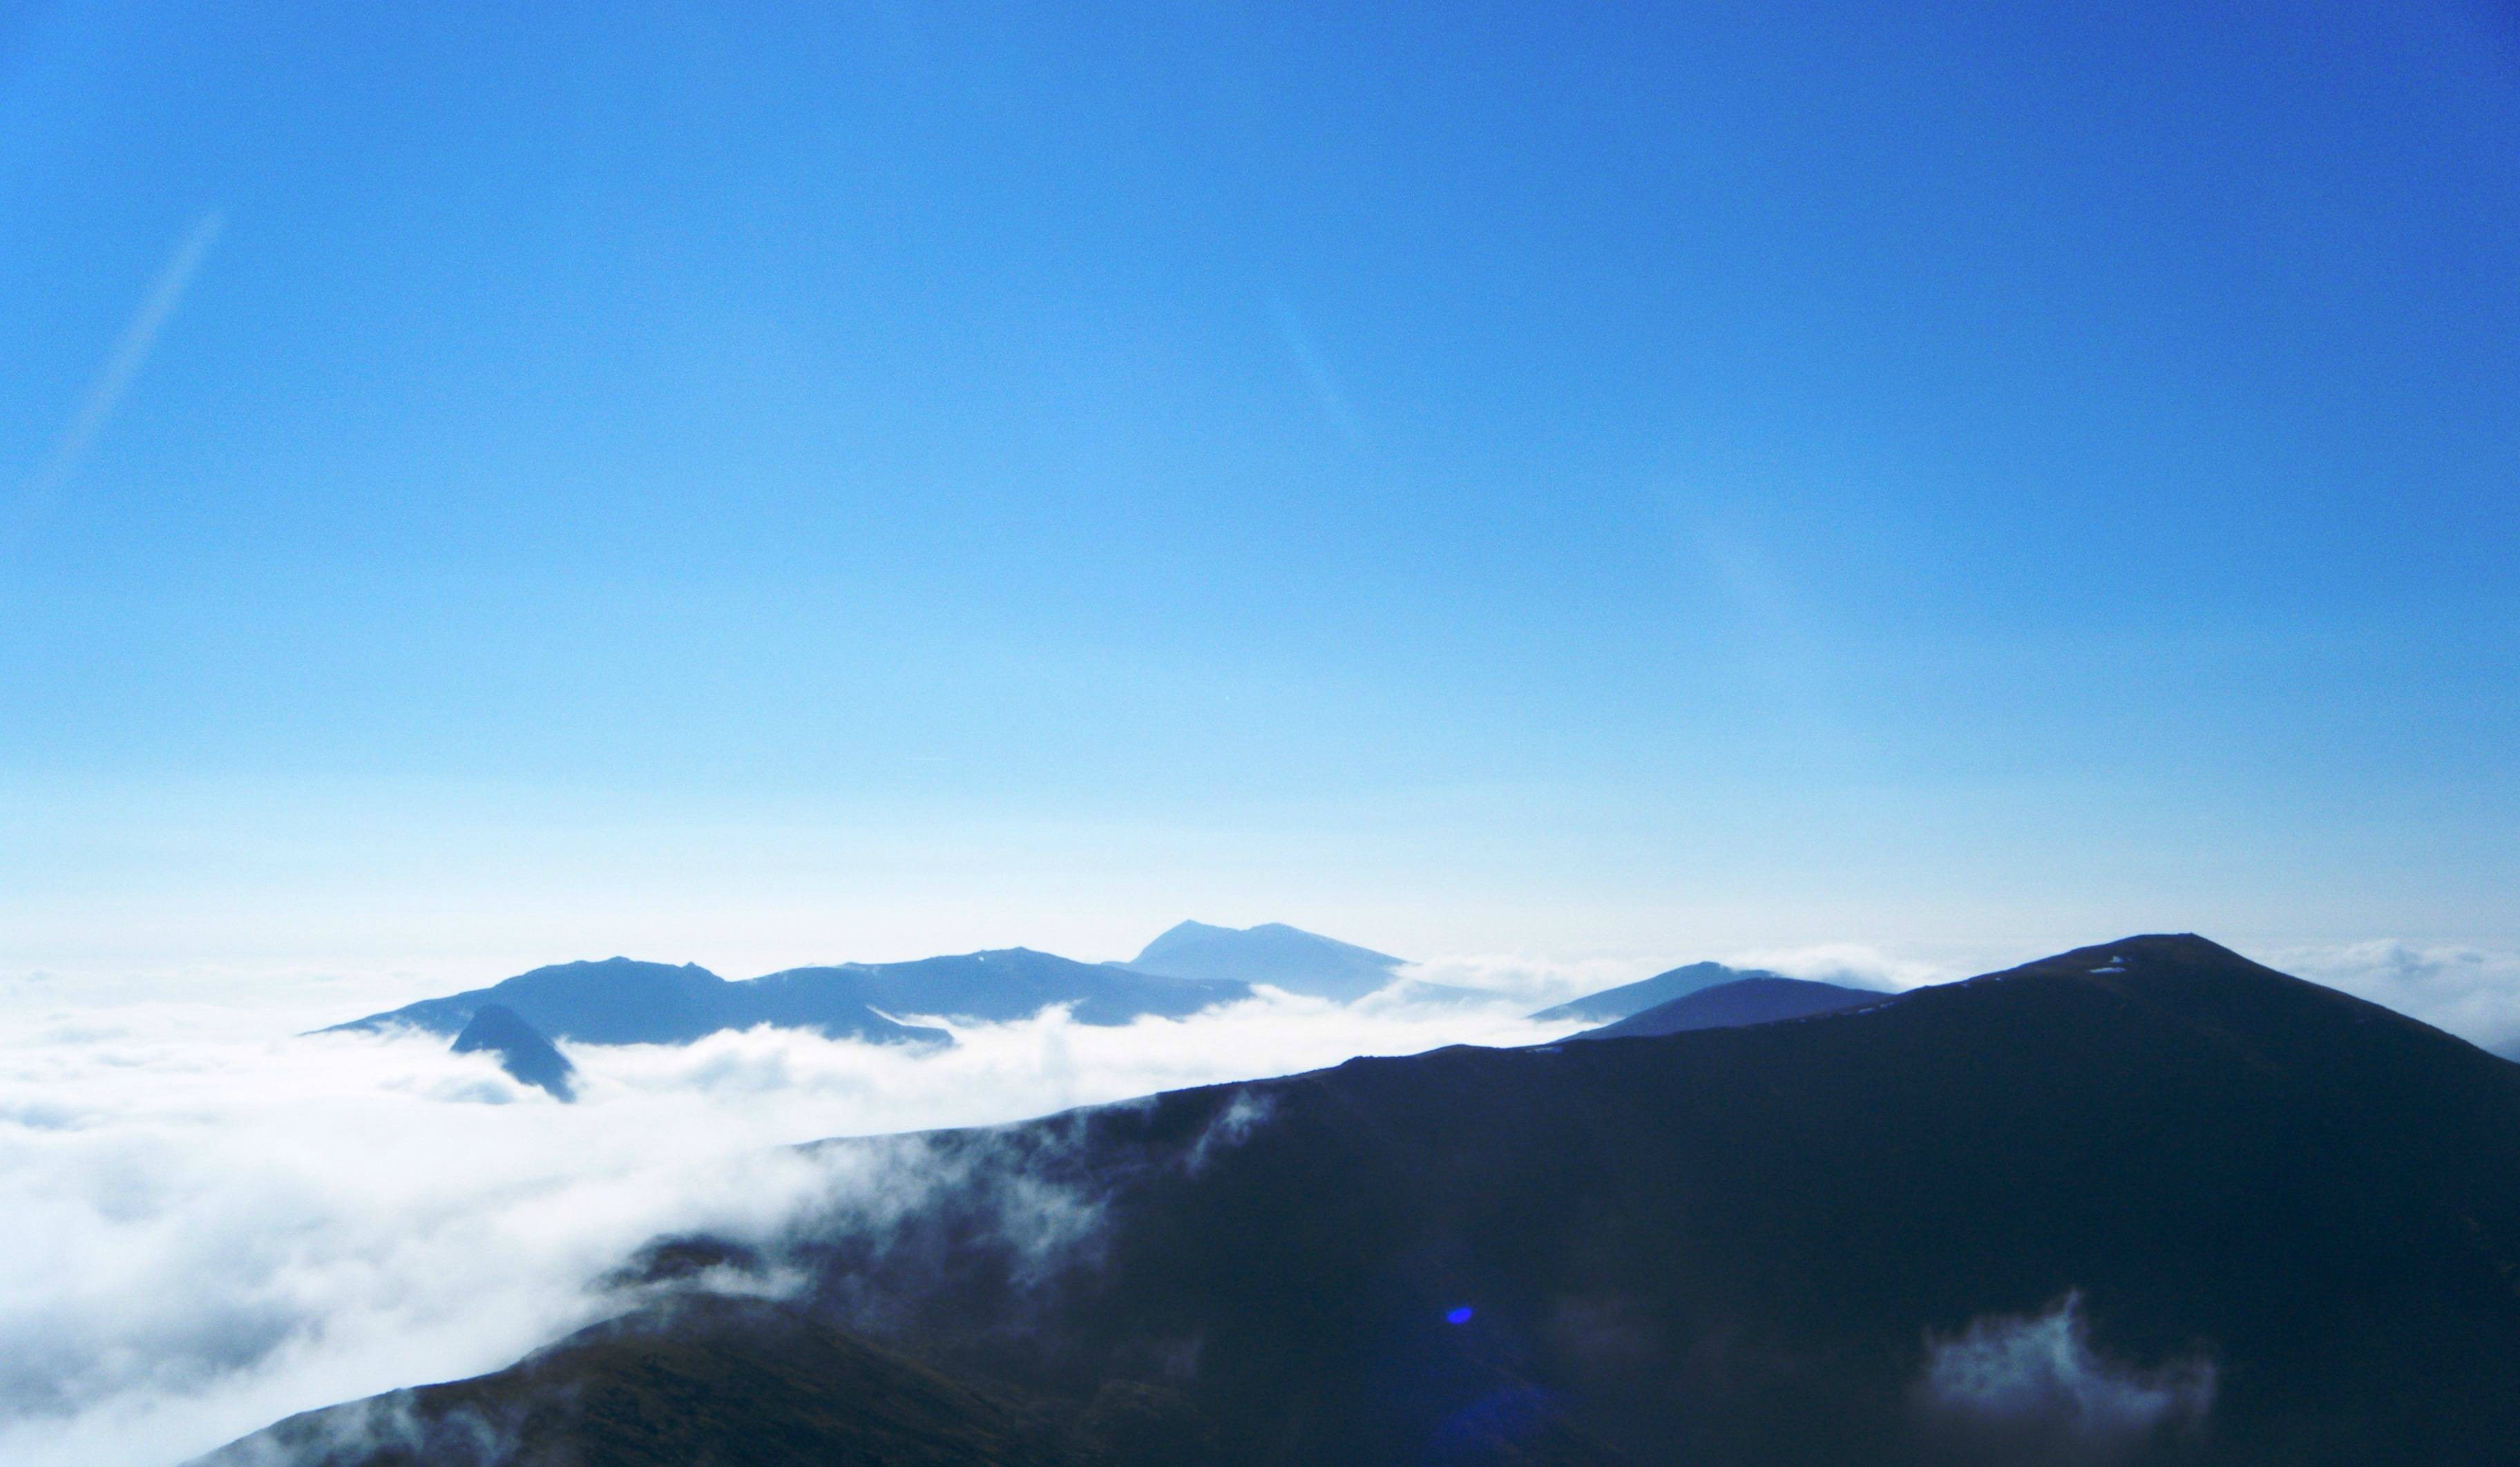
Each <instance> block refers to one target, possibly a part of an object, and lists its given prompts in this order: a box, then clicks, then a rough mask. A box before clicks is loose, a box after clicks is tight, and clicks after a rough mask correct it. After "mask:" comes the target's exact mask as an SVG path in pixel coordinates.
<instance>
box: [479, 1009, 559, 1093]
mask: <svg viewBox="0 0 2520 1467" xmlns="http://www.w3.org/2000/svg"><path fill="white" fill-rule="evenodd" d="M449 1047H450V1048H451V1049H452V1051H453V1052H454V1053H457V1054H476V1053H482V1052H487V1053H490V1054H493V1055H496V1056H497V1057H498V1060H499V1068H500V1069H503V1070H505V1071H507V1072H508V1074H509V1075H510V1076H511V1077H513V1078H514V1079H516V1080H517V1081H518V1082H520V1083H522V1084H525V1085H531V1086H539V1087H541V1088H542V1089H546V1090H549V1091H551V1093H553V1094H554V1095H557V1096H559V1097H560V1098H561V1099H562V1100H574V1099H576V1098H577V1095H576V1092H575V1090H574V1088H573V1087H572V1086H571V1084H570V1082H569V1077H570V1076H571V1075H573V1074H575V1073H576V1072H577V1066H575V1065H573V1064H570V1063H569V1062H568V1056H567V1055H565V1054H562V1053H561V1052H560V1047H559V1046H558V1045H554V1044H553V1043H552V1042H551V1041H550V1040H548V1039H545V1038H544V1037H543V1034H542V1031H541V1030H539V1029H536V1028H535V1027H534V1026H533V1025H531V1024H528V1023H526V1022H525V1020H524V1016H523V1015H521V1014H519V1013H517V1011H516V1010H515V1009H513V1008H510V1007H509V1006H507V1005H506V1004H504V1003H484V1004H482V1005H481V1006H480V1007H479V1008H476V1009H474V1010H473V1011H472V1020H471V1021H470V1022H468V1023H467V1024H465V1026H464V1032H463V1033H462V1034H459V1035H457V1036H455V1043H454V1044H453V1045H450V1046H449Z"/></svg>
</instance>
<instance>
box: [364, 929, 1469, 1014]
mask: <svg viewBox="0 0 2520 1467" xmlns="http://www.w3.org/2000/svg"><path fill="white" fill-rule="evenodd" d="M1403 965H1404V964H1403V961H1402V959H1400V958H1397V957H1392V956H1388V955H1385V954H1381V953H1375V952H1372V951H1370V950H1368V949H1365V948H1360V947H1356V946H1354V945H1352V944H1348V943H1343V942H1338V941H1335V940H1333V939H1330V938H1327V937H1321V936H1317V935H1315V934H1313V933H1310V932H1304V931H1301V930H1298V929H1296V928H1293V927H1288V926H1285V925H1283V924H1281V923H1276V922H1271V923H1267V924H1264V925H1262V926H1258V927H1250V928H1245V929H1242V930H1236V929H1233V928H1227V927H1211V926H1208V925H1207V924H1205V923H1203V922H1184V923H1182V924H1181V925H1179V926H1177V927H1174V928H1173V929H1171V930H1170V931H1168V932H1166V933H1164V934H1163V935H1162V936H1160V937H1158V938H1156V939H1155V940H1154V941H1153V942H1151V943H1149V944H1148V945H1147V949H1146V951H1145V952H1143V953H1141V954H1139V955H1138V956H1137V957H1136V959H1135V960H1133V961H1130V962H1091V963H1089V962H1077V961H1075V960H1073V959H1071V958H1065V957H1059V956H1055V955H1053V954H1049V953H1036V952H1034V951H1032V950H1031V949H1029V948H1008V949H1002V950H998V951H994V952H986V953H967V954H961V955H958V956H945V957H925V958H921V959H918V960H916V961H912V962H877V963H867V962H850V963H838V964H832V965H830V966H823V967H802V968H788V969H786V970H785V971H782V972H777V973H769V974H765V975H763V976H761V977H759V978H747V979H741V980H732V981H731V980H728V979H725V978H721V977H719V976H718V975H717V974H715V973H712V972H710V971H709V970H708V969H706V968H703V967H700V966H698V965H697V964H696V963H684V964H682V965H681V966H679V967H677V966H673V965H669V964H666V963H660V962H640V961H636V960H634V959H631V958H627V957H609V958H606V959H605V960H603V961H601V962H564V963H555V964H553V965H551V966H549V967H540V968H536V969H534V970H533V971H531V972H529V973H519V974H517V976H516V977H513V978H509V979H505V980H503V981H501V982H498V983H494V984H492V985H491V986H489V987H488V988H478V989H472V990H469V991H467V992H465V993H460V994H450V995H448V996H446V997H444V998H440V999H424V1000H421V1001H419V1002H417V1003H408V1004H405V1005H404V1006H402V1007H400V1008H396V1009H391V1010H389V1011H387V1012H383V1013H373V1014H369V1015H367V1016H366V1017H365V1018H359V1019H352V1020H350V1021H349V1022H347V1023H344V1024H337V1025H335V1026H333V1030H331V1031H327V1032H337V1031H340V1030H375V1029H382V1028H386V1027H389V1026H396V1025H399V1026H406V1027H409V1028H414V1029H420V1030H423V1031H426V1032H428V1033H432V1034H443V1035H452V1034H457V1033H460V1032H461V1031H462V1030H463V1029H464V1028H465V1026H466V1025H467V1024H469V1023H471V1022H472V1019H473V1016H474V1015H475V1014H476V1013H478V1012H479V1011H480V1010H481V1009H482V1008H483V1007H484V1006H485V1005H489V1004H497V1005H499V1006H502V1007H504V1008H506V1009H508V1010H510V1011H511V1012H512V1013H514V1014H515V1015H516V1016H517V1018H519V1019H520V1020H522V1021H523V1023H524V1024H525V1025H526V1026H527V1027H528V1028H530V1029H533V1030H536V1031H539V1032H540V1034H541V1035H542V1036H545V1037H547V1038H549V1039H554V1040H563V1041H568V1042H572V1043H576V1044H587V1045H682V1044H689V1043H691V1042H692V1041H693V1040H696V1039H698V1038H700V1037H702V1036H704V1035H709V1034H715V1033H717V1032H719V1031H720V1030H726V1029H749V1028H752V1027H753V1026H755V1025H759V1024H769V1025H773V1026H776V1027H779V1028H787V1029H806V1030H811V1031H813V1032H815V1033H818V1034H822V1035H825V1036H828V1037H830V1038H833V1039H855V1040H866V1041H871V1042H874V1043H877V1044H907V1045H945V1044H951V1043H952V1042H953V1037H952V1036H951V1035H949V1034H948V1033H946V1031H944V1030H942V1029H936V1028H931V1027H922V1026H919V1025H914V1024H908V1023H904V1022H902V1019H901V1017H899V1016H917V1015H930V1016H934V1017H937V1018H943V1019H953V1020H966V1021H974V1022H980V1023H1005V1022H1010V1021H1012V1020H1017V1019H1026V1018H1030V1017H1032V1016H1033V1015H1034V1014H1037V1013H1039V1012H1041V1011H1042V1010H1043V1009H1044V1008H1047V1007H1050V1006H1051V1005H1053V1004H1065V1005H1067V1006H1068V1011H1069V1014H1070V1016H1071V1017H1073V1018H1074V1019H1075V1020H1076V1022H1078V1023H1080V1024H1098V1025H1113V1024H1126V1023H1129V1022H1130V1021H1131V1020H1134V1019H1138V1018H1142V1017H1148V1016H1154V1017H1159V1018H1183V1017H1187V1016H1188V1015H1190V1014H1193V1013H1196V1012H1198V1011H1199V1010H1201V1009H1204V1008H1210V1007H1213V1006H1215V1005H1217V1004H1219V1003H1231V1002H1235V1001H1237V1000H1243V999H1248V998H1250V997H1251V986H1252V985H1253V984H1261V983H1265V984H1268V985H1270V986H1271V987H1274V988H1279V989H1283V990H1284V991H1286V992H1288V993H1296V994H1308V995H1314V996H1318V997H1321V998H1327V999H1333V1000H1339V1001H1342V1002H1345V1001H1349V1000H1354V999H1359V998H1363V997H1364V996H1365V995H1367V994H1371V993H1373V992H1375V991H1377V990H1379V989H1382V988H1384V987H1387V986H1388V985H1390V984H1391V983H1392V982H1393V981H1395V979H1396V978H1397V977H1398V970H1399V969H1400V968H1401V967H1402V966H1403ZM1423 987H1424V988H1425V989H1427V990H1428V991H1429V992H1430V993H1440V992H1442V991H1441V990H1438V989H1437V988H1436V987H1435V986H1434V985H1424V986H1423Z"/></svg>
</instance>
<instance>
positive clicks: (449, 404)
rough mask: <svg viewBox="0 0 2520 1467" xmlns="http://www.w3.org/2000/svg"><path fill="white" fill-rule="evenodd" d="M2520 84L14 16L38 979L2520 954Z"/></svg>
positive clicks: (1732, 19)
mask: <svg viewBox="0 0 2520 1467" xmlns="http://www.w3.org/2000/svg"><path fill="white" fill-rule="evenodd" d="M2515 140H2520V21H2515V20H2514V18H2513V16H2512V14H2511V13H2510V12H2509V11H2508V9H2507V8H2502V7H2497V6H2493V5H2489V4H2485V3H2410V4H2405V5H2395V6H2376V5H2333V4H2305V3H2287V4H2282V5H2273V4H2262V5H2233V6H2222V7H2197V6H2192V5H2170V4H2159V5H2138V6H2115V7H2090V8H2082V7H2055V6H2033V7H2021V6H2012V5H1983V6H1966V5H1963V6H1935V7H1920V8H1917V10H1916V11H1915V12H1913V13H1910V14H1905V15H1890V14H1885V13H1884V8H1882V7H1877V6H1855V5H1846V6H1829V5H1820V6H1798V5H1773V4H1761V5H1755V6H1753V5H1739V6H1732V5H1710V6H1687V7H1681V6H1671V7H1599V8H1577V9H1576V10H1575V11H1573V12H1569V11H1568V9H1567V8H1565V7H1545V6H1524V5H1509V6H1508V5H1499V6H1480V5H1466V4H1446V5H1442V6H1427V7H1401V6H1374V7H1356V6H1320V7H1280V6H1242V5H1222V4H1219V5H1177V4H1167V5H1146V6H1109V7H1094V8H1090V9H1088V8H1082V7H1052V6H1038V7H943V6H937V7H930V6H919V5H911V4H871V5H848V4H843V5H834V6H830V7H816V8H810V9H808V8H796V9H793V10H781V11H777V12H771V11H769V10H767V9H764V10H760V11H751V12H739V11H737V10H736V9H735V8H720V7H701V6H691V5H656V4H644V3H607V4H604V5H568V4H548V5H536V6H531V7H510V6H503V7H483V6H469V5H445V6H434V5H432V6H421V7H382V8H381V7H376V6H347V5H325V4H314V5H305V4H300V5H290V6H276V5H238V6H223V7H212V6H201V5H189V4H187V5H168V4H143V3H109V0H67V3H49V4H46V3H39V4H33V5H17V6H11V7H8V8H6V9H0V322H5V323H6V331H5V333H0V974H5V973H7V972H25V971H30V970H35V969H43V970H48V971H60V972H81V971H89V970H109V969H124V968H155V969H175V968H183V967H187V966H240V965H242V966H248V967H250V966H253V965H256V964H261V965H270V966H274V967H305V966H310V965H312V966H323V965H335V966H346V967H357V968H366V969H384V968H398V967H406V966H409V967H428V966H432V965H442V966H447V967H450V968H454V969H462V970H464V971H468V972H472V971H479V970H486V969H490V968H497V969H499V970H503V971H504V970H512V969H509V968H507V966H506V965H507V964H509V963H512V962H513V963H523V962H529V961H542V960H552V959H559V958H565V957H576V956H603V955H605V954H608V953H613V952H630V953H633V954H636V955H638V956H651V957H656V958H662V959H671V960H681V959H685V958H694V959H697V960H701V961H704V962H709V963H710V964H711V965H713V966H717V967H719V968H720V969H721V970H722V971H728V972H730V973H740V972H742V971H758V970H760V969H762V968H767V967H770V966H774V965H779V964H781V963H785V962H792V961H806V960H815V959H831V958H886V957H901V956H916V955H918V954H921V953H926V952H935V951H961V950H967V949H971V948H976V947H983V946H1001V945H1007V944H1012V943H1027V944H1030V945H1032V946H1036V947H1045V948H1051V949H1055V950H1058V951H1065V952H1070V953H1072V954H1074V955H1076V956H1122V955H1125V954H1126V953H1128V952H1131V951H1134V949H1135V948H1136V947H1137V946H1138V945H1139V944H1140V943H1142V942H1143V941H1144V940H1145V939H1146V938H1147V937H1148V936H1150V935H1151V934H1152V933H1153V932H1154V931H1155V930H1157V929H1158V928H1160V927H1162V926H1164V925H1168V924H1169V923H1170V922H1172V921H1173V920H1176V919H1178V918H1180V917H1184V916H1197V917H1201V918H1205V919H1208V920H1214V921H1227V922H1235V923H1243V922H1251V921H1260V920H1269V919H1283V920H1289V921H1294V922H1297V923H1299V924H1301V925H1304V926H1308V927H1314V928H1317V929H1321V930H1327V931H1329V932H1332V933H1334V934H1336V935H1339V936H1342V937H1347V938H1350V939H1353V940H1356V941H1360V942H1366V943H1370V944H1373V945H1374V946H1377V947H1382V948H1385V949H1387V950H1391V951H1398V952H1402V953H1406V954H1409V955H1411V956H1431V955H1434V954H1437V953H1446V952H1478V951H1502V950H1512V949H1547V950H1551V951H1558V952H1604V951H1607V952H1634V953H1637V954H1640V955H1650V956H1670V957H1672V958H1674V959H1678V958H1685V957H1694V956H1706V955H1708V954H1715V953H1723V952H1728V951H1733V950H1738V949H1744V948H1751V947H1759V946H1775V945H1780V944H1782V945H1790V944H1800V943H1823V942H1859V943H1868V944H1875V945H1879V946H1881V947H1882V948H1884V949H1885V950H1896V951H1908V952H1919V953H1965V954H1968V955H1970V956H1975V955H1977V954H1980V953H1984V954H1986V955H1988V956H2007V955H2008V956H2031V955H2032V954H2034V953H2036V952H2039V951H2045V950H2048V949H2051V948H2057V947H2064V946H2070V945H2074V944H2078V943H2083V942H2093V941H2103V940H2105V939H2107V938H2109V937H2111V936H2115V935H2118V934H2121V933H2125V932H2129V931H2136V930H2157V929H2164V928H2167V929H2194V930H2200V931H2204V932H2206V933H2208V934H2209V935H2212V936H2216V937H2218V938H2221V939H2223V940H2225V941H2227V942H2233V943H2235V944H2240V945H2248V944H2258V945H2267V944H2287V943H2311V942H2353V941H2362V940H2368V939H2378V938H2398V939H2404V940H2408V941H2412V942H2423V943H2469V944H2483V945H2501V946H2506V947H2507V946H2511V945H2515V944H2520V905H2515V904H2514V903H2513V902H2512V901H2511V893H2512V892H2513V890H2514V889H2515V885H2516V884H2520V833H2516V832H2520V798H2515V793H2514V781H2513V775H2514V767H2515V762H2516V761H2520V482H2515V481H2516V480H2520V147H2515V146H2514V144H2515Z"/></svg>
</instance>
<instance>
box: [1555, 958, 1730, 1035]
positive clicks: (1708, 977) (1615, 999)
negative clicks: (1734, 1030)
mask: <svg viewBox="0 0 2520 1467" xmlns="http://www.w3.org/2000/svg"><path fill="white" fill-rule="evenodd" d="M1778 976H1779V975H1778V974H1776V973H1771V972H1769V971H1768V970H1767V969H1766V968H1730V967H1726V966H1725V965H1724V964H1722V963H1720V962H1692V963H1689V964H1688V965H1687V966H1684V967H1677V968H1672V969H1670V970H1668V971H1666V972H1660V973H1656V974H1654V975H1653V976H1652V977H1650V978H1644V979H1640V980H1638V981H1637V982H1635V983H1622V984H1620V985H1619V986H1618V987H1617V988H1605V989H1603V990H1601V991H1600V992H1599V993H1598V994H1586V995H1585V996H1584V997H1583V998H1580V999H1573V1000H1568V1001H1566V1002H1564V1003H1560V1004H1558V1005H1556V1006H1555V1007H1553V1008H1544V1009H1542V1010H1540V1011H1539V1012H1538V1013H1535V1014H1533V1015H1532V1017H1533V1018H1535V1019H1548V1020H1552V1021H1554V1020H1559V1019H1589V1020H1591V1021H1592V1022H1594V1023H1596V1024H1607V1023H1609V1022H1611V1021H1612V1020H1614V1019H1624V1018H1626V1017H1627V1016H1628V1015H1630V1014H1632V1013H1643V1012H1644V1011H1645V1010H1646V1009H1648V1008H1651V1007H1653V1006H1654V1005H1655V1004H1657V1003H1668V1002H1670V1001H1671V1000H1674V999H1678V998H1682V997H1684V996H1686V995H1688V994H1693V993H1695V992H1697V991H1698V990H1699V989H1702V988H1713V987H1714V986H1715V985H1717V984H1719V983H1737V982H1739V981H1740V980H1741V979H1744V978H1775V977H1778Z"/></svg>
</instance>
